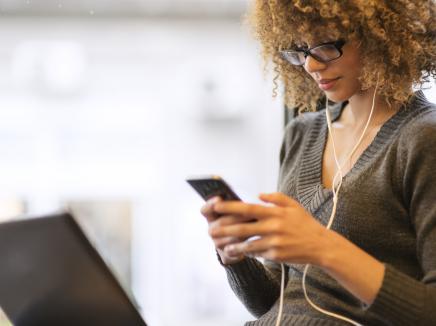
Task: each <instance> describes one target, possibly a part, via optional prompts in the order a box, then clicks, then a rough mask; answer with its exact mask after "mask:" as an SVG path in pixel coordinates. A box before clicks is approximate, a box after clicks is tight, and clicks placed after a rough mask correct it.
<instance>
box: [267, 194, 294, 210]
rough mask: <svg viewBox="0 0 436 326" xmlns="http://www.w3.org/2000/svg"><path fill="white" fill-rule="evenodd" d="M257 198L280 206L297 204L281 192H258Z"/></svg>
mask: <svg viewBox="0 0 436 326" xmlns="http://www.w3.org/2000/svg"><path fill="white" fill-rule="evenodd" d="M259 199H260V200H262V201H264V202H266V203H271V204H275V205H277V206H281V207H288V206H295V205H296V204H298V203H297V202H296V201H295V200H294V199H292V198H291V197H289V196H286V195H285V194H284V193H282V192H273V193H269V194H260V195H259Z"/></svg>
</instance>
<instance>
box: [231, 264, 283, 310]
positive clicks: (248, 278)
mask: <svg viewBox="0 0 436 326" xmlns="http://www.w3.org/2000/svg"><path fill="white" fill-rule="evenodd" d="M223 266H224V267H225V270H226V273H227V279H228V280H229V284H230V287H231V288H232V290H233V292H234V293H235V294H236V296H237V297H238V298H239V300H240V301H241V302H242V303H243V304H244V306H245V307H246V308H247V309H248V311H249V312H250V313H251V314H253V315H254V316H255V317H257V318H258V317H260V316H262V315H263V314H265V313H266V312H267V311H268V310H269V309H271V307H272V306H273V304H274V303H275V302H276V301H277V299H278V298H279V296H280V280H281V268H280V264H277V263H274V262H270V261H266V262H265V263H261V262H260V261H258V260H257V259H254V258H245V259H244V260H242V261H241V262H238V263H236V264H231V265H223ZM286 271H287V267H285V273H286ZM286 274H287V273H286ZM286 274H285V275H286ZM285 282H286V280H285Z"/></svg>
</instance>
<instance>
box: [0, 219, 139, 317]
mask: <svg viewBox="0 0 436 326" xmlns="http://www.w3.org/2000/svg"><path fill="white" fill-rule="evenodd" d="M0 306H1V307H2V309H3V310H4V311H5V313H6V314H7V315H8V317H9V318H10V320H11V321H12V323H13V324H14V325H15V326H33V325H64V326H69V325H74V326H78V325H84V326H86V325H93V326H94V325H107V326H111V325H132V326H136V325H138V326H139V325H145V323H144V321H143V320H142V318H141V316H140V315H139V313H138V312H137V310H136V309H135V307H134V306H133V304H132V303H131V301H130V300H129V298H128V296H127V295H126V294H125V292H124V291H123V290H122V288H121V286H120V285H119V283H118V282H117V280H116V279H115V277H114V276H113V275H112V273H111V272H110V270H109V269H108V268H107V266H106V265H105V263H104V262H103V260H102V259H101V257H100V256H99V255H98V253H97V252H96V251H95V249H94V248H93V246H92V245H91V244H90V243H89V241H88V240H87V238H86V237H85V235H84V234H83V233H82V231H81V229H80V228H79V226H78V225H77V223H76V222H75V221H74V219H73V217H72V216H71V215H69V214H67V213H65V214H59V215H53V216H47V217H41V218H36V219H29V220H20V221H14V222H8V223H3V224H0Z"/></svg>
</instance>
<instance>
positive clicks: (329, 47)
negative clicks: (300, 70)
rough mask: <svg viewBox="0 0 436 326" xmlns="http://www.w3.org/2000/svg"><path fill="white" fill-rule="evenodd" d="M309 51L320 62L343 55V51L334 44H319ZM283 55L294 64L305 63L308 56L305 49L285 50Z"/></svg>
mask: <svg viewBox="0 0 436 326" xmlns="http://www.w3.org/2000/svg"><path fill="white" fill-rule="evenodd" d="M309 53H310V55H311V56H312V57H314V58H315V59H316V60H318V61H320V62H329V61H331V60H334V59H337V58H339V57H340V56H341V53H340V52H339V50H338V49H337V48H336V47H335V46H334V45H333V44H325V45H320V46H317V47H315V48H313V49H310V50H309ZM282 55H283V57H284V59H286V60H287V61H289V63H291V64H293V65H303V64H304V63H305V62H306V57H307V54H306V53H305V52H303V51H283V52H282Z"/></svg>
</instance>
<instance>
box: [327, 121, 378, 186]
mask: <svg viewBox="0 0 436 326" xmlns="http://www.w3.org/2000/svg"><path fill="white" fill-rule="evenodd" d="M379 130H380V127H375V128H372V129H371V130H369V131H367V132H366V133H365V135H364V137H363V138H362V140H361V142H360V143H359V145H358V146H357V148H356V149H355V150H354V152H353V154H352V155H351V156H350V153H351V152H352V151H353V149H354V147H355V146H356V144H357V143H358V142H359V138H360V136H361V132H358V133H356V132H355V131H353V130H349V129H348V130H347V129H344V128H334V129H333V134H334V136H333V137H334V146H333V140H332V136H331V135H327V139H326V144H325V148H324V152H323V156H322V167H321V168H322V172H321V181H322V184H323V186H324V187H325V188H327V189H331V188H332V186H333V179H334V177H335V175H336V173H337V172H338V166H337V163H336V161H335V152H336V157H337V159H338V162H339V164H340V165H341V167H342V175H343V176H345V175H346V174H347V173H348V172H349V171H350V170H351V169H352V168H353V166H354V165H355V163H356V162H357V160H358V159H359V157H360V156H361V155H362V154H363V152H364V151H365V150H366V149H367V148H368V146H369V145H370V144H371V143H372V142H373V140H374V138H375V137H376V135H377V132H378V131H379Z"/></svg>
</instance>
